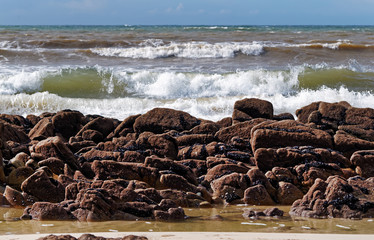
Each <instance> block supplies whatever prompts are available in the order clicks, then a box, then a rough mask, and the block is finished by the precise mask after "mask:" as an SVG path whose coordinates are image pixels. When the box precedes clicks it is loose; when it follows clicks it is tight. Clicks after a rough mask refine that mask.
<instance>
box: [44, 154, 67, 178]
mask: <svg viewBox="0 0 374 240" xmlns="http://www.w3.org/2000/svg"><path fill="white" fill-rule="evenodd" d="M38 165H39V166H40V167H44V166H45V167H48V168H49V169H50V170H51V171H52V172H53V173H54V174H56V175H60V174H63V173H64V166H65V164H64V162H63V161H62V160H60V159H58V158H55V157H51V158H48V159H46V160H43V161H40V162H39V163H38Z"/></svg>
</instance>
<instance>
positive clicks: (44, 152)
mask: <svg viewBox="0 0 374 240" xmlns="http://www.w3.org/2000/svg"><path fill="white" fill-rule="evenodd" d="M30 152H32V153H34V154H39V155H41V156H42V159H47V158H50V157H56V158H59V159H60V160H62V161H64V163H67V164H68V165H69V167H71V168H72V169H74V170H75V169H79V164H78V162H77V160H76V158H75V156H74V154H73V153H72V152H71V151H70V149H69V148H68V147H67V146H66V144H65V143H64V142H63V140H62V139H61V138H60V137H50V138H47V139H45V140H42V141H40V142H39V143H37V144H36V145H33V146H32V147H31V149H30Z"/></svg>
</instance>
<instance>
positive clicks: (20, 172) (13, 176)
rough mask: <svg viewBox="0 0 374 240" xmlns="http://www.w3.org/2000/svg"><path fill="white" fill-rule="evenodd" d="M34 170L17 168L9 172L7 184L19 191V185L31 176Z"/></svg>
mask: <svg viewBox="0 0 374 240" xmlns="http://www.w3.org/2000/svg"><path fill="white" fill-rule="evenodd" d="M33 173H34V170H33V169H32V168H29V167H19V168H16V169H14V170H13V171H12V172H10V174H9V176H8V184H9V185H10V186H12V187H14V188H16V189H21V184H22V182H23V181H25V179H26V178H28V177H29V176H31V175H32V174H33Z"/></svg>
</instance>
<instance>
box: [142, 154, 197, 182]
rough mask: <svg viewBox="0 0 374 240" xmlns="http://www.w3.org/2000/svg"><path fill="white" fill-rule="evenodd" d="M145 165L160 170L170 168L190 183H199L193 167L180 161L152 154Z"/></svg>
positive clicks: (171, 171) (169, 169)
mask: <svg viewBox="0 0 374 240" xmlns="http://www.w3.org/2000/svg"><path fill="white" fill-rule="evenodd" d="M144 165H145V166H146V167H152V168H157V169H158V170H168V171H170V173H175V174H178V175H181V176H182V177H184V178H185V179H186V180H187V181H189V182H190V183H192V184H194V185H197V181H196V175H195V174H194V173H193V171H192V170H191V168H189V167H188V166H185V165H183V164H181V163H179V162H175V161H173V160H171V159H168V158H158V157H156V156H151V157H147V158H146V160H145V162H144Z"/></svg>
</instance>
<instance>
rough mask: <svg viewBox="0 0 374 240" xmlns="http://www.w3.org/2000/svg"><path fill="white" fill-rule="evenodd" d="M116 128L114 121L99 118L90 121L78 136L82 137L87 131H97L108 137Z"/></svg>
mask: <svg viewBox="0 0 374 240" xmlns="http://www.w3.org/2000/svg"><path fill="white" fill-rule="evenodd" d="M114 128H115V125H114V120H113V119H110V118H104V117H98V118H95V119H93V120H91V121H89V122H88V123H87V124H86V125H84V126H83V127H82V128H81V129H80V130H79V132H78V133H77V134H76V136H82V134H83V133H84V132H85V131H86V130H96V131H98V132H100V133H101V134H102V136H103V137H106V136H108V135H109V133H111V132H112V131H113V130H114Z"/></svg>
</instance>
